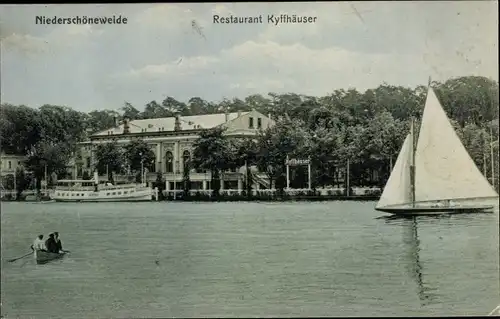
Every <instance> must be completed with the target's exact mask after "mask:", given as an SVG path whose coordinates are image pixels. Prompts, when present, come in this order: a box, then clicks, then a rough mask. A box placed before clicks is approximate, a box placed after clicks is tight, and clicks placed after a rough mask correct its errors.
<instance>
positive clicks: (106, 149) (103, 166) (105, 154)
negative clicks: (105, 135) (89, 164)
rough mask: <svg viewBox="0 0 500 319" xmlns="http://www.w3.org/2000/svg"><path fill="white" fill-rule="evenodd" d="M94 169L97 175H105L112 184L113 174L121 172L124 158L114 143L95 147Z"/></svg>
mask: <svg viewBox="0 0 500 319" xmlns="http://www.w3.org/2000/svg"><path fill="white" fill-rule="evenodd" d="M95 156H96V162H97V163H96V169H97V172H98V174H99V175H102V174H105V173H107V174H108V176H107V178H108V180H109V181H110V182H111V183H113V182H114V179H113V172H122V171H123V166H124V165H123V164H124V162H125V161H124V156H123V153H122V151H121V150H120V148H119V146H118V145H117V143H116V142H111V143H105V144H99V145H97V148H96V152H95Z"/></svg>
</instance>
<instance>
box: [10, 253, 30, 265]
mask: <svg viewBox="0 0 500 319" xmlns="http://www.w3.org/2000/svg"><path fill="white" fill-rule="evenodd" d="M31 254H33V252H30V253H27V254H26V255H24V256H21V257H17V258H14V259H9V260H7V261H8V262H10V263H11V262H14V261H16V260H19V259H21V258H24V257H28V256H29V255H31Z"/></svg>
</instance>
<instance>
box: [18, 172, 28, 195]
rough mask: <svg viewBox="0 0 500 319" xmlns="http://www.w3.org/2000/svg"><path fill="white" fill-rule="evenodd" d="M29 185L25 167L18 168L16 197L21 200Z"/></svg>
mask: <svg viewBox="0 0 500 319" xmlns="http://www.w3.org/2000/svg"><path fill="white" fill-rule="evenodd" d="M27 187H28V180H27V178H26V175H25V174H24V169H21V168H19V167H18V168H17V169H16V199H17V200H21V195H22V193H23V191H24V190H25V189H26V188H27Z"/></svg>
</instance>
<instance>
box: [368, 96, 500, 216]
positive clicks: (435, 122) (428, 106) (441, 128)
mask: <svg viewBox="0 0 500 319" xmlns="http://www.w3.org/2000/svg"><path fill="white" fill-rule="evenodd" d="M412 140H413V137H412V135H411V134H409V135H408V136H407V137H406V139H405V141H404V143H403V147H402V148H401V151H400V153H399V155H398V158H397V160H396V164H395V165H394V168H393V170H392V172H391V175H390V177H389V179H388V180H387V184H386V186H385V188H384V191H383V192H382V195H381V197H380V200H379V202H378V203H377V207H376V208H382V207H387V206H394V205H407V204H410V203H412V198H411V197H412V196H411V186H412V185H411V179H410V166H411V163H412V155H413V154H412V152H413V151H414V150H413V147H412ZM497 197H498V194H497V192H496V191H495V189H494V188H493V186H492V185H491V184H490V183H489V182H488V180H487V179H486V178H485V177H484V176H483V174H481V172H480V171H479V169H478V168H477V166H476V164H475V163H474V161H473V160H472V158H471V157H470V155H469V153H468V152H467V150H466V149H465V147H464V145H463V144H462V142H461V141H460V138H459V137H458V135H457V134H456V132H455V129H454V128H453V126H452V125H451V123H450V121H449V120H448V117H447V116H446V113H445V111H444V110H443V108H442V106H441V104H440V103H439V100H438V98H437V96H436V94H435V93H434V90H432V88H429V90H428V93H427V99H426V101H425V107H424V113H423V115H422V121H421V125H420V132H419V136H418V142H417V147H416V150H415V203H418V202H432V201H440V200H448V199H450V200H466V199H479V198H484V199H486V198H497Z"/></svg>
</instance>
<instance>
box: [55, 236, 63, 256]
mask: <svg viewBox="0 0 500 319" xmlns="http://www.w3.org/2000/svg"><path fill="white" fill-rule="evenodd" d="M54 239H55V241H56V244H57V252H58V253H63V252H64V250H63V248H62V242H61V238H59V233H58V232H54Z"/></svg>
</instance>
